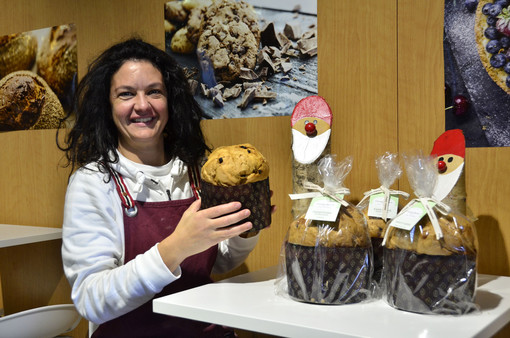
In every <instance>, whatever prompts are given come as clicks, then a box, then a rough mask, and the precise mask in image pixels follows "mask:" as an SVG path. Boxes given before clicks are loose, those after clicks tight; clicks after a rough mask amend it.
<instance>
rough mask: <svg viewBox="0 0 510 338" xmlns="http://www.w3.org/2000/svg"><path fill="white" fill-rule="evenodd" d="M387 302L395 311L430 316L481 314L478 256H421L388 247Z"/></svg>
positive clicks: (385, 249) (385, 265) (386, 262)
mask: <svg viewBox="0 0 510 338" xmlns="http://www.w3.org/2000/svg"><path fill="white" fill-rule="evenodd" d="M384 262H385V263H384V269H385V270H384V271H385V276H384V283H385V287H386V290H387V293H386V300H387V302H388V304H389V305H391V306H392V307H394V308H397V309H400V310H405V311H410V312H417V313H429V314H445V315H461V314H466V313H470V312H473V311H477V310H478V307H477V305H476V304H475V303H474V297H475V288H476V257H475V256H470V255H450V256H432V255H420V254H417V253H416V252H413V251H408V250H403V249H387V248H384Z"/></svg>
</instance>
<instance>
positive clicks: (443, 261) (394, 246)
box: [383, 156, 478, 315]
mask: <svg viewBox="0 0 510 338" xmlns="http://www.w3.org/2000/svg"><path fill="white" fill-rule="evenodd" d="M406 168H407V173H408V177H409V182H410V183H411V186H412V188H413V190H414V192H415V194H416V196H418V197H417V198H416V199H413V200H412V201H410V202H409V203H408V204H407V205H406V206H405V207H404V208H403V209H402V211H401V212H400V213H399V214H398V215H397V216H396V217H395V218H394V219H393V220H392V221H391V222H390V223H389V225H388V230H387V232H386V234H385V237H384V241H383V246H384V249H383V250H384V273H383V283H384V287H385V293H386V300H387V302H388V304H390V305H391V306H393V307H395V308H398V309H401V310H405V311H411V312H417V313H433V314H454V315H460V314H465V313H468V312H471V311H473V310H476V309H477V306H476V304H475V303H474V297H475V290H476V277H477V269H476V263H477V247H478V244H477V237H476V232H475V227H474V224H473V221H472V220H470V219H468V218H467V217H465V216H464V215H461V214H459V213H457V212H452V211H451V208H450V207H449V206H447V205H446V204H444V203H442V202H440V201H437V200H435V199H433V198H431V197H430V196H432V190H433V188H434V185H435V175H437V169H436V167H435V161H434V159H433V158H431V157H430V158H423V157H419V156H418V157H414V158H411V159H409V161H408V163H407V166H406Z"/></svg>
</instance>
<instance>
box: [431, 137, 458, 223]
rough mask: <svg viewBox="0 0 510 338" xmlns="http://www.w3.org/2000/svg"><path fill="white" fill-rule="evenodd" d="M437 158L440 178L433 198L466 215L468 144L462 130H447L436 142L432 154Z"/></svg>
mask: <svg viewBox="0 0 510 338" xmlns="http://www.w3.org/2000/svg"><path fill="white" fill-rule="evenodd" d="M430 154H431V155H432V156H434V157H435V158H436V161H437V170H438V178H437V182H436V186H435V188H434V193H433V197H434V198H435V199H437V200H439V201H443V202H445V203H446V204H448V205H450V207H452V208H455V209H457V210H458V211H460V212H462V213H465V211H466V187H465V179H464V175H463V172H464V158H465V155H466V143H465V139H464V134H463V133H462V130H460V129H452V130H447V131H445V132H444V133H443V134H441V136H439V137H438V138H437V140H436V141H435V142H434V147H433V149H432V151H431V153H430Z"/></svg>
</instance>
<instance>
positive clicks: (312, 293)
mask: <svg viewBox="0 0 510 338" xmlns="http://www.w3.org/2000/svg"><path fill="white" fill-rule="evenodd" d="M370 250H371V249H370V248H363V247H324V246H303V245H297V244H293V243H289V242H286V243H285V268H286V273H287V284H288V292H289V296H290V297H291V298H292V299H294V300H297V301H302V302H306V303H315V304H334V305H342V304H352V303H359V302H362V301H365V300H367V299H369V297H370V291H369V289H370V284H371V267H370V261H371V258H370V256H371V252H370Z"/></svg>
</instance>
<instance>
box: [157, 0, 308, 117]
mask: <svg viewBox="0 0 510 338" xmlns="http://www.w3.org/2000/svg"><path fill="white" fill-rule="evenodd" d="M164 7H165V8H164V11H165V41H166V51H167V53H169V54H170V55H172V56H173V57H174V58H175V59H176V60H177V61H178V62H179V63H180V64H181V65H182V66H183V67H184V69H185V72H186V76H187V77H188V80H189V81H190V84H191V85H192V88H193V92H194V93H195V98H196V99H197V101H198V102H199V103H200V105H201V106H202V108H203V110H204V112H205V115H206V118H209V119H221V118H245V117H267V116H284V115H291V114H292V111H293V109H294V106H295V105H296V104H297V103H298V102H299V101H300V100H301V99H303V98H305V97H307V96H310V95H317V92H318V80H317V3H316V0H313V1H297V0H280V1H274V0H273V1H268V0H183V1H180V0H174V1H169V2H167V3H165V5H164Z"/></svg>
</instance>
